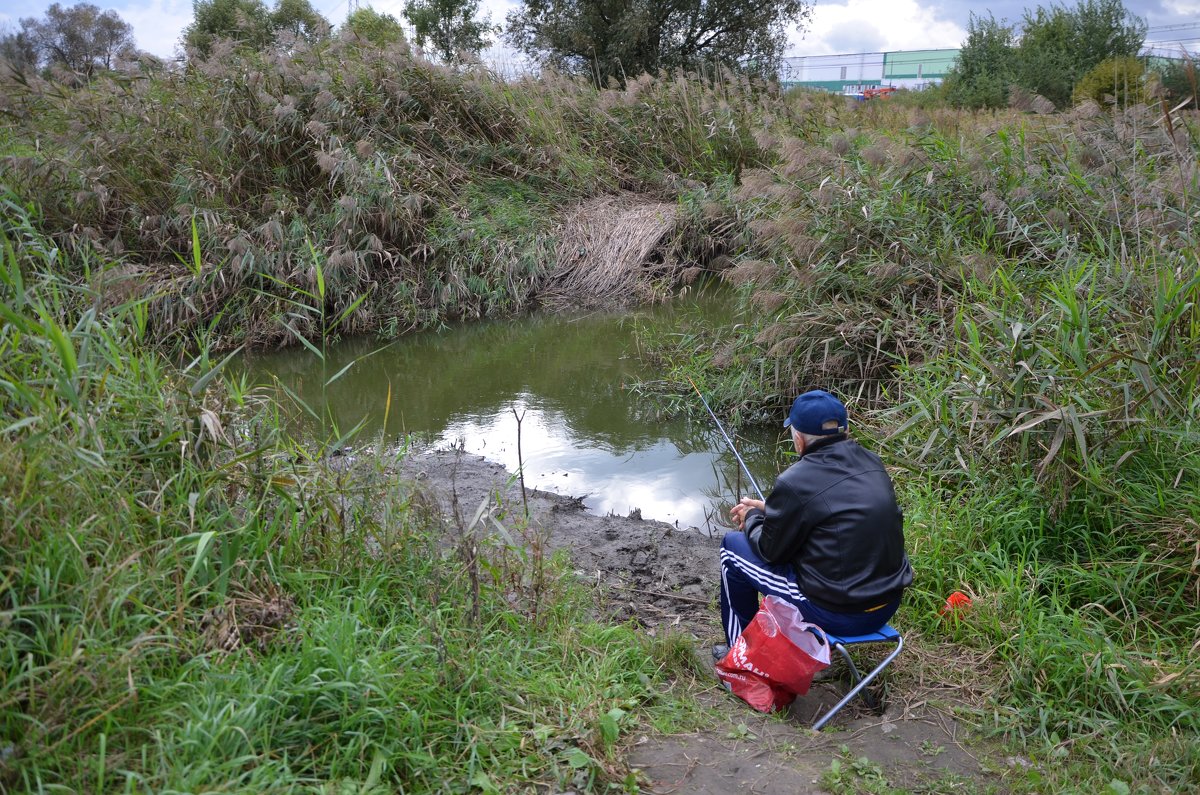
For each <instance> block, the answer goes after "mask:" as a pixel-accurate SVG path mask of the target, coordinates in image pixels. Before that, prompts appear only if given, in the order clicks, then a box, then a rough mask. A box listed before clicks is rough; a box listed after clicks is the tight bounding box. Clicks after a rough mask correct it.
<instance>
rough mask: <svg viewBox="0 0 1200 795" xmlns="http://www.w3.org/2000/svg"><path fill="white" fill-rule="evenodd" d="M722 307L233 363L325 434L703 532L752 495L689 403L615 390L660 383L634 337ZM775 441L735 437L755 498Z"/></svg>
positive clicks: (417, 337)
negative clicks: (321, 421)
mask: <svg viewBox="0 0 1200 795" xmlns="http://www.w3.org/2000/svg"><path fill="white" fill-rule="evenodd" d="M729 301H730V297H729V296H728V295H727V294H725V293H724V292H723V291H713V290H709V291H705V292H701V293H699V294H693V295H691V296H689V297H686V298H680V299H676V301H674V302H672V303H669V304H665V305H660V306H656V307H651V308H644V309H639V310H635V311H629V312H620V313H618V312H611V313H609V312H592V313H587V314H575V315H534V316H530V317H524V318H518V319H511V320H497V321H485V322H479V323H473V324H464V325H460V326H456V327H453V328H450V329H446V330H441V331H430V332H425V333H418V334H413V335H409V336H407V337H404V338H402V339H400V340H398V341H396V342H394V343H392V344H390V345H386V346H383V347H381V343H380V342H379V341H378V340H376V339H373V338H372V339H367V338H357V339H348V340H344V341H341V342H339V343H337V344H335V345H333V346H331V347H330V349H329V350H328V351H327V352H326V362H325V364H324V366H322V363H321V361H320V359H319V357H317V356H314V355H313V354H312V353H311V352H309V351H306V350H304V349H303V348H301V347H296V348H293V349H289V350H286V351H281V352H276V353H271V354H265V355H264V354H259V355H255V356H253V357H248V358H247V360H246V361H247V365H248V367H249V368H250V370H251V372H252V374H253V376H254V377H255V378H256V379H258V380H260V381H267V380H270V378H272V377H273V378H275V379H278V381H279V383H280V384H282V385H284V386H287V387H288V388H289V389H291V390H293V391H294V392H295V393H296V394H297V395H299V396H300V397H301V398H302V399H303V400H304V401H305V402H306V403H307V404H308V405H309V406H311V407H312V408H313V409H314V410H315V411H317V412H318V413H323V414H325V416H327V417H328V418H330V420H331V421H332V422H331V424H332V423H336V427H338V428H340V429H342V430H346V429H349V428H352V427H354V426H355V425H357V424H359V423H362V430H361V431H360V436H359V438H360V439H374V438H378V434H379V433H383V434H384V435H385V437H386V438H387V439H389V440H396V441H397V442H400V441H407V442H408V443H410V444H415V445H416V446H417V447H424V446H431V447H443V448H444V447H450V446H454V445H461V446H462V448H463V449H465V450H466V451H467V452H470V453H476V454H478V455H481V456H484V457H485V458H488V459H490V460H492V461H495V462H497V463H500V464H503V465H504V466H505V467H506V468H508V469H509V471H511V472H516V471H517V469H518V467H519V466H520V464H521V462H522V461H523V463H524V469H525V483H526V485H527V486H528V487H530V488H537V489H544V490H548V491H554V492H557V493H559V494H564V495H570V496H575V497H585V499H584V506H585V507H586V508H587V509H588V510H589V511H592V512H593V513H599V514H607V513H614V514H620V515H626V514H628V513H630V512H631V511H633V510H635V509H637V510H640V511H641V514H642V517H643V518H646V519H658V520H662V521H666V522H670V523H673V524H676V525H677V526H678V527H680V528H687V527H692V528H700V529H702V530H706V531H708V532H717V531H718V529H719V526H718V524H717V521H716V518H715V516H716V512H717V511H719V510H724V507H725V506H728V504H729V503H730V501H731V500H732V499H733V498H734V492H735V490H737V489H738V486H739V484H740V493H741V494H752V493H753V489H752V487H750V486H749V485H748V484H747V480H746V478H745V476H744V475H742V474H741V473H740V472H739V467H738V464H737V460H736V459H735V458H734V456H733V455H732V454H731V453H730V452H729V450H728V447H727V445H726V444H725V442H724V440H723V439H722V437H721V435H720V433H719V432H718V430H717V429H716V426H715V424H714V423H713V422H712V420H711V419H710V418H709V417H708V415H707V413H706V412H704V409H703V406H702V405H700V401H699V398H697V397H695V396H694V395H693V396H692V397H691V399H692V400H694V401H695V402H696V405H695V408H696V409H698V413H695V414H694V416H695V417H696V418H697V419H692V420H689V419H687V418H685V417H670V418H663V417H661V416H660V414H661V412H660V411H659V410H658V409H657V408H656V407H655V406H652V405H648V403H647V400H646V399H645V398H644V397H639V396H638V395H635V394H634V393H632V392H630V390H629V389H628V385H629V384H631V383H633V382H636V381H638V380H653V379H656V378H658V377H660V376H659V374H658V373H656V372H654V371H653V370H652V369H650V368H649V367H647V366H646V365H645V364H643V363H642V362H641V361H640V360H639V358H638V356H637V345H638V341H637V336H636V333H635V330H636V329H637V328H639V327H641V328H656V329H659V330H663V331H666V332H668V333H675V332H679V333H685V332H686V331H687V329H688V328H689V327H690V326H691V325H692V324H694V323H696V322H697V321H698V320H701V319H704V318H708V317H712V316H713V315H714V314H715V313H717V312H720V311H721V310H722V308H723V307H728V305H729ZM347 365H349V370H347V371H346V373H345V374H344V375H342V376H341V377H340V378H338V379H337V380H336V381H334V382H333V383H332V384H330V385H329V386H327V387H325V388H324V389H322V384H323V383H324V381H326V380H327V379H328V378H329V377H331V376H333V375H334V374H336V373H338V372H339V371H341V370H342V368H344V367H346V366H347ZM389 394H390V396H391V402H390V405H389V402H388V399H389V398H388V396H389ZM518 418H519V419H520V422H519V425H518ZM308 421H309V423H311V425H312V426H314V427H315V425H316V423H315V420H313V419H312V418H311V417H308ZM385 423H386V425H385ZM518 427H519V429H520V451H519V452H520V456H519V457H518V444H517V441H518ZM782 438H783V433H782V429H781V428H780V427H778V426H774V425H772V426H769V427H753V428H749V429H740V430H739V432H738V434H737V435H736V437H735V441H736V442H737V445H738V449H739V452H741V453H742V456H743V458H744V459H745V460H746V462H747V464H748V466H749V468H750V470H751V472H752V473H753V474H754V477H755V480H756V481H758V484H759V486H761V487H762V488H763V489H767V488H768V487H769V486H770V484H771V483H772V482H773V478H774V476H775V474H776V472H778V471H779V469H780V468H781V467H782V466H785V465H786V462H785V461H783V459H782V454H781V452H780V448H779V442H780V440H781V439H782Z"/></svg>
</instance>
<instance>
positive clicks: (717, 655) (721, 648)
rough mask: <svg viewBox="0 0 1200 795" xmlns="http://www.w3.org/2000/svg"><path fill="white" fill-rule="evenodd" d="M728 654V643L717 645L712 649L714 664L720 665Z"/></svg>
mask: <svg viewBox="0 0 1200 795" xmlns="http://www.w3.org/2000/svg"><path fill="white" fill-rule="evenodd" d="M726 654H729V644H728V643H717V644H715V645H714V646H713V647H712V656H713V662H715V663H719V662H720V661H721V660H724V659H725V655H726Z"/></svg>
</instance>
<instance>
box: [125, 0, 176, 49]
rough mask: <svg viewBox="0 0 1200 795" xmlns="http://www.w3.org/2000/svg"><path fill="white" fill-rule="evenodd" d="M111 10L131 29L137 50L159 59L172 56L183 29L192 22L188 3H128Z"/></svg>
mask: <svg viewBox="0 0 1200 795" xmlns="http://www.w3.org/2000/svg"><path fill="white" fill-rule="evenodd" d="M112 9H113V10H114V11H116V12H117V13H118V14H120V15H121V19H123V20H125V21H126V22H128V23H129V24H130V25H132V26H133V35H134V38H136V39H137V46H138V49H141V50H145V51H147V52H150V53H153V54H154V55H157V56H158V57H160V58H171V57H173V56H174V55H175V49H176V47H177V46H178V44H179V39H180V36H181V35H182V34H183V29H184V28H185V27H186V26H187V25H189V24H191V21H192V4H191V2H190V0H150V2H145V0H141V1H140V2H139V0H132V2H127V3H126V4H125V5H114V6H112Z"/></svg>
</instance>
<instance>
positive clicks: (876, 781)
mask: <svg viewBox="0 0 1200 795" xmlns="http://www.w3.org/2000/svg"><path fill="white" fill-rule="evenodd" d="M402 476H403V477H405V478H407V479H410V480H412V481H413V482H414V483H416V484H417V485H418V487H419V490H420V491H422V492H424V493H425V495H426V497H427V498H428V499H430V500H432V501H433V502H435V503H436V504H438V505H439V506H440V508H441V509H442V510H443V511H444V512H446V513H447V514H448V515H453V514H454V513H455V511H457V514H458V515H459V516H460V517H465V518H466V521H468V522H469V521H470V519H471V517H472V516H474V515H475V513H476V511H477V510H478V509H479V508H480V506H481V505H483V504H484V503H485V502H486V503H487V504H488V505H490V506H496V508H497V509H499V508H502V507H507V508H508V509H509V510H510V511H511V510H512V509H513V508H514V507H516V508H521V504H522V492H521V486H520V484H519V482H517V479H516V477H515V476H514V475H512V473H510V472H507V471H506V470H505V469H504V468H503V467H501V466H500V465H498V464H494V463H491V462H489V461H486V460H485V459H483V458H480V457H477V456H473V455H469V454H466V453H462V452H459V451H431V452H425V453H421V454H419V455H415V456H411V457H409V458H408V459H406V461H405V464H404V465H403V470H402ZM525 499H526V500H527V502H528V509H529V514H530V517H531V525H532V526H535V527H540V528H542V529H543V530H544V531H545V534H546V536H547V538H548V543H549V544H550V546H551V547H553V548H565V549H567V550H568V551H569V554H570V557H571V560H572V561H573V563H574V566H575V571H576V573H577V574H578V575H579V576H580V577H581V578H584V579H586V580H587V581H589V582H592V583H595V584H596V585H597V586H598V588H597V592H598V593H600V594H601V595H602V602H603V607H604V609H606V610H607V611H608V612H609V614H610V615H612V616H613V617H615V618H616V619H617V620H632V621H634V622H636V623H637V624H638V625H639V626H641V627H642V628H643V629H644V631H646V632H647V633H649V634H654V633H658V632H667V631H675V632H683V633H687V634H689V635H690V636H691V637H692V638H693V639H694V642H695V647H696V653H697V656H698V659H701V660H703V661H704V663H705V665H707V666H711V664H712V663H711V653H710V651H709V650H710V648H711V645H712V644H713V643H717V642H719V641H721V640H722V639H723V637H722V632H721V626H720V621H719V616H718V613H717V608H716V595H717V582H718V564H717V553H718V548H719V544H720V538H719V536H709V535H706V534H705V533H704V532H702V531H698V530H694V529H678V528H676V527H674V526H673V525H670V524H667V523H664V522H657V521H648V520H646V521H644V520H642V519H641V516H640V512H639V511H637V510H635V511H633V514H632V515H631V516H611V515H610V516H597V515H593V514H590V513H588V512H587V511H586V510H585V509H584V507H583V502H582V500H581V499H578V498H574V497H571V496H564V495H559V494H553V493H549V492H544V491H534V490H528V491H527V492H526V494H525ZM455 501H457V506H456V505H455ZM497 512H500V511H497ZM901 618H902V615H901ZM917 640H918V645H919V639H917ZM912 645H913V643H912V639H909V638H906V646H905V651H904V652H902V653H901V656H900V657H898V658H897V660H896V661H895V662H894V663H893V665H892V666H891V668H890V669H889V670H888V673H887V674H886V678H887V679H888V682H889V683H888V685H887V687H888V695H887V698H886V701H885V711H884V712H883V714H882V715H879V714H877V713H875V712H874V711H872V710H870V709H869V708H868V707H867V706H866V705H865V704H863V703H861V699H859V700H856V701H855V702H851V704H849V705H847V706H846V707H845V708H844V709H843V710H842V711H841V712H840V713H839V714H838V715H837V716H835V718H834V719H833V721H831V723H830V724H829V725H828V726H827V727H826V728H825V730H824V731H822V732H814V731H812V730H811V728H810V727H811V725H812V723H813V722H814V721H815V720H816V717H817V716H819V715H820V714H823V712H824V711H825V710H827V709H828V708H829V707H830V706H832V705H833V704H835V703H836V702H837V700H838V699H839V698H840V697H841V695H842V693H844V692H845V685H844V682H842V681H841V679H840V677H839V676H837V674H838V673H844V672H842V671H841V669H840V663H839V664H835V665H834V666H832V667H831V668H830V669H828V670H829V672H830V673H831V674H834V676H831V677H830V679H829V681H826V682H817V683H814V685H813V687H812V689H811V690H810V691H809V693H808V695H806V696H802V697H800V698H798V699H797V700H796V701H795V702H794V703H793V704H792V706H791V707H790V708H788V710H787V711H785V712H782V713H779V714H776V715H764V714H761V713H758V712H755V711H754V710H752V709H750V708H749V707H748V706H746V704H745V703H744V702H742V701H740V700H739V699H738V698H736V697H735V696H732V695H730V694H729V693H728V692H727V691H726V690H725V689H724V688H723V687H722V686H721V685H720V683H719V682H718V680H717V679H716V677H715V675H714V676H713V677H712V679H711V684H710V685H708V686H705V685H703V684H700V685H699V688H700V689H699V692H697V693H696V695H697V698H698V699H699V700H700V702H701V704H702V705H704V706H705V707H706V709H707V710H708V712H709V714H710V716H711V725H710V726H709V727H708V728H707V729H705V730H703V731H698V732H694V733H690V734H680V735H663V734H655V733H645V734H642V735H640V736H637V737H636V738H635V740H634V741H633V743H632V745H631V746H630V747H629V749H628V755H627V758H626V762H627V764H628V765H629V766H630V767H631V768H632V769H634V770H636V771H638V781H639V782H640V787H641V791H643V792H650V793H694V794H697V795H723V794H724V793H764V794H769V793H789V794H790V795H802V794H803V793H824V792H830V791H833V792H865V791H871V792H882V791H889V792H891V791H895V789H896V788H900V789H902V790H911V791H918V792H947V791H955V792H983V791H987V792H1007V791H1010V790H1014V791H1019V790H1020V789H1022V788H1021V787H1020V785H1019V783H1016V782H1013V781H1012V778H1013V777H1015V778H1017V779H1018V780H1019V779H1021V778H1023V775H1022V774H1023V773H1024V770H1025V769H1026V768H1028V767H1029V762H1028V761H1026V760H1024V759H1021V758H1015V757H1011V756H1010V757H1005V756H1003V755H1002V754H1001V753H1000V752H998V751H997V750H996V749H995V748H993V747H991V746H990V745H989V744H987V743H984V742H982V741H980V740H979V739H978V738H974V737H972V736H971V732H970V731H969V729H968V727H965V726H963V725H962V724H961V723H960V721H959V720H958V719H957V718H956V717H955V715H956V714H957V713H958V712H959V710H957V709H956V707H957V706H960V705H957V704H956V703H955V693H956V691H955V690H954V689H953V688H939V687H936V686H930V685H928V684H926V683H925V681H924V680H925V678H926V677H925V676H923V675H921V673H919V672H918V673H916V674H915V675H914V674H913V673H911V672H906V670H905V669H906V663H907V664H908V666H912V667H920V665H921V663H920V654H919V652H918V653H910V652H909V651H908V650H909V648H910V647H911V646H912ZM835 760H836V761H835ZM1014 774H1016V775H1015V776H1014Z"/></svg>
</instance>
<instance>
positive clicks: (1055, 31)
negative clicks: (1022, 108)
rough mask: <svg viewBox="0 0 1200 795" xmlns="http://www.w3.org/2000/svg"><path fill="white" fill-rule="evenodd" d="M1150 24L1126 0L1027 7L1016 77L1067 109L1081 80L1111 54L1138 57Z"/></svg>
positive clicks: (1018, 52)
mask: <svg viewBox="0 0 1200 795" xmlns="http://www.w3.org/2000/svg"><path fill="white" fill-rule="evenodd" d="M1145 39H1146V23H1145V22H1144V21H1143V20H1142V19H1141V18H1139V17H1136V16H1134V15H1132V14H1130V13H1129V12H1128V11H1126V10H1125V7H1124V6H1123V5H1122V4H1121V0H1082V1H1081V2H1080V3H1079V4H1078V5H1077V6H1076V7H1075V8H1074V9H1068V8H1066V7H1065V6H1057V5H1056V6H1052V7H1050V8H1049V9H1047V8H1038V9H1037V10H1036V11H1034V12H1029V11H1026V12H1025V19H1024V23H1023V25H1022V30H1021V41H1020V44H1019V45H1018V46H1017V53H1016V56H1017V57H1016V63H1017V68H1016V81H1017V83H1018V84H1019V85H1020V86H1021V87H1022V88H1026V89H1029V90H1030V91H1035V92H1037V93H1038V94H1041V95H1042V96H1044V97H1045V98H1046V99H1048V100H1050V101H1051V102H1053V103H1054V104H1055V105H1056V106H1057V107H1059V108H1063V107H1066V106H1067V105H1068V104H1070V101H1071V92H1072V90H1073V89H1074V87H1075V84H1076V83H1077V82H1078V81H1079V80H1080V78H1082V77H1083V76H1084V75H1085V74H1087V73H1088V72H1089V71H1091V70H1092V69H1093V68H1095V67H1096V66H1097V65H1098V64H1099V63H1100V62H1101V61H1104V60H1105V59H1108V58H1117V57H1123V56H1124V57H1130V58H1133V57H1136V56H1137V54H1138V51H1139V50H1141V48H1142V43H1143V42H1144V41H1145Z"/></svg>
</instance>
